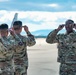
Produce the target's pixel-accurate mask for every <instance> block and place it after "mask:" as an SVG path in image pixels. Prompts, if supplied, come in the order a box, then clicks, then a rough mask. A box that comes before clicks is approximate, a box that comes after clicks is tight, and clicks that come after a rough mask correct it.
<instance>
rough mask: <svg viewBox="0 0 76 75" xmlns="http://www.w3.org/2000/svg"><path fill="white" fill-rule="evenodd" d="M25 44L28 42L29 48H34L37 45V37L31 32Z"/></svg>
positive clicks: (25, 39)
mask: <svg viewBox="0 0 76 75" xmlns="http://www.w3.org/2000/svg"><path fill="white" fill-rule="evenodd" d="M23 42H26V45H27V46H33V45H35V44H36V41H35V37H34V35H32V34H31V33H30V32H28V33H27V37H24V39H23Z"/></svg>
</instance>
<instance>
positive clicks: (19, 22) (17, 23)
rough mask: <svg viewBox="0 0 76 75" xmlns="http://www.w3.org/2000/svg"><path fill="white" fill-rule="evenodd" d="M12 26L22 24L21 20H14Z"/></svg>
mask: <svg viewBox="0 0 76 75" xmlns="http://www.w3.org/2000/svg"><path fill="white" fill-rule="evenodd" d="M13 26H22V22H21V21H15V22H14V23H13Z"/></svg>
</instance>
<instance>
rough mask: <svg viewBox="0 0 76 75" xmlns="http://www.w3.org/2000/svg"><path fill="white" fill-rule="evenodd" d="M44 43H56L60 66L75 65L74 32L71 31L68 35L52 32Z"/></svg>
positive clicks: (75, 33) (75, 44) (75, 45)
mask: <svg viewBox="0 0 76 75" xmlns="http://www.w3.org/2000/svg"><path fill="white" fill-rule="evenodd" d="M46 42H48V43H50V44H52V43H58V45H57V48H58V59H57V61H58V62H60V63H61V64H76V32H75V31H73V32H72V33H70V34H57V31H56V30H53V31H52V32H50V33H49V35H48V36H47V38H46ZM61 67H62V66H61ZM60 69H61V68H60ZM74 69H75V68H74ZM60 75H66V74H60ZM67 75H75V74H67Z"/></svg>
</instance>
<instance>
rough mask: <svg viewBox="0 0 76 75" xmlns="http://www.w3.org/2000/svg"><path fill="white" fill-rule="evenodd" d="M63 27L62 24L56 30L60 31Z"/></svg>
mask: <svg viewBox="0 0 76 75" xmlns="http://www.w3.org/2000/svg"><path fill="white" fill-rule="evenodd" d="M64 26H65V25H64V24H62V25H59V27H58V28H57V30H58V31H60V30H62V29H63V28H64Z"/></svg>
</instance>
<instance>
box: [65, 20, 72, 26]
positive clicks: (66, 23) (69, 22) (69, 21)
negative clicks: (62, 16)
mask: <svg viewBox="0 0 76 75" xmlns="http://www.w3.org/2000/svg"><path fill="white" fill-rule="evenodd" d="M69 24H74V21H73V20H71V19H68V20H67V21H66V22H65V25H69Z"/></svg>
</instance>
